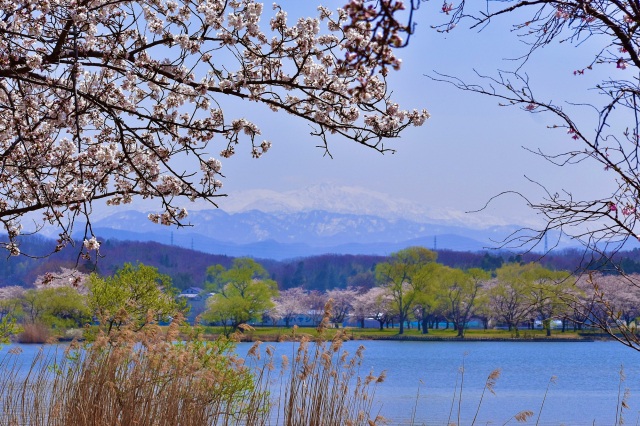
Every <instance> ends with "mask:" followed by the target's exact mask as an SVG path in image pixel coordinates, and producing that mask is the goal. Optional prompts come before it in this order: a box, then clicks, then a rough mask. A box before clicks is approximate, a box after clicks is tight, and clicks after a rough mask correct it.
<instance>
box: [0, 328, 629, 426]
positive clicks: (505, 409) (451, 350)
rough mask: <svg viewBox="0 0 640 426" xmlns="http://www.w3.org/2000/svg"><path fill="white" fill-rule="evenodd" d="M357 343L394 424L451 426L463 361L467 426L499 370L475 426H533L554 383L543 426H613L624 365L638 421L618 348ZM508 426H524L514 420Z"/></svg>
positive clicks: (29, 348)
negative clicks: (527, 413)
mask: <svg viewBox="0 0 640 426" xmlns="http://www.w3.org/2000/svg"><path fill="white" fill-rule="evenodd" d="M269 344H270V345H273V346H274V347H275V348H276V355H288V356H291V355H292V353H293V352H294V351H295V348H296V344H295V343H287V342H284V343H269ZM360 344H363V345H364V346H365V347H366V350H365V352H364V362H363V368H362V375H363V376H364V375H366V374H367V373H368V372H369V371H370V370H373V372H374V374H376V375H377V374H379V373H380V372H381V371H382V370H386V371H387V378H386V380H385V381H384V382H383V383H382V384H380V385H379V386H378V388H377V389H376V394H375V405H374V406H375V407H377V408H378V409H379V410H380V414H382V415H383V416H385V417H386V418H387V419H389V424H390V425H408V424H410V420H411V416H412V412H413V410H414V408H415V410H416V416H415V419H416V422H415V424H416V425H446V424H447V420H448V419H449V413H450V410H451V405H452V400H453V395H454V390H456V383H458V387H457V393H458V394H459V392H460V389H459V385H460V380H461V377H460V374H459V371H460V367H461V366H462V363H463V360H464V365H465V368H464V384H463V388H462V403H461V410H460V420H461V424H462V425H469V424H470V423H471V419H473V416H474V415H475V412H476V408H477V405H478V401H479V399H480V394H481V392H482V388H483V387H484V383H485V381H486V379H487V376H488V375H489V374H490V373H491V372H492V371H493V370H494V369H496V368H500V369H501V371H502V375H501V377H500V378H499V379H498V382H497V385H496V386H495V392H496V394H495V395H492V394H491V393H489V392H487V393H486V394H485V397H484V400H483V403H482V406H481V408H480V412H479V414H478V419H477V421H476V424H477V425H486V424H491V425H503V424H505V422H507V421H509V419H510V418H511V417H512V416H514V415H515V414H517V413H518V412H520V411H522V410H531V411H534V412H535V413H536V414H535V415H534V416H533V417H532V418H531V419H530V420H529V422H528V423H525V424H528V425H534V424H536V420H537V415H538V412H539V411H540V407H541V404H542V401H543V398H544V394H545V390H546V388H547V385H548V384H549V380H550V378H551V377H552V376H556V377H557V378H556V380H555V383H554V384H552V385H551V386H550V388H549V393H548V395H547V398H546V401H545V402H544V408H543V410H542V412H541V415H540V420H539V423H538V424H539V425H561V424H564V425H593V424H596V425H613V424H615V421H616V407H618V406H619V402H618V397H619V395H620V394H619V386H620V385H621V384H620V368H621V366H624V375H625V376H626V380H625V381H624V382H623V383H622V385H621V386H622V391H623V392H624V389H625V388H628V389H629V390H630V391H631V394H630V398H629V400H628V404H629V406H630V408H629V409H627V410H624V418H625V423H626V424H628V425H634V424H637V422H638V418H639V417H638V414H639V410H640V362H639V361H640V353H638V352H635V351H633V350H631V349H628V348H626V347H624V346H622V345H621V344H619V343H616V342H611V341H606V342H548V343H546V342H545V343H539V342H393V341H351V342H346V343H345V348H346V350H348V351H349V352H351V353H353V352H355V351H356V349H357V348H358V346H359V345H360ZM19 346H20V347H21V348H22V350H23V352H22V354H21V355H20V358H21V359H22V360H23V365H25V366H26V365H27V364H28V363H29V362H30V360H31V359H33V357H34V356H35V354H36V353H37V352H38V351H39V350H40V346H38V345H19ZM250 346H251V344H249V343H241V344H239V345H238V349H237V352H238V353H239V354H241V355H243V354H245V353H246V351H247V350H248V349H249V347H250ZM11 347H13V346H5V347H4V348H3V349H2V351H3V352H4V351H7V350H8V349H10V348H11ZM263 350H264V347H263ZM465 354H466V355H465ZM457 407H458V399H456V402H455V406H454V409H453V415H452V417H451V420H452V421H456V422H457V412H458V408H457ZM507 424H509V425H515V424H523V423H517V422H516V421H515V420H514V419H511V420H510V421H509V422H508V423H507Z"/></svg>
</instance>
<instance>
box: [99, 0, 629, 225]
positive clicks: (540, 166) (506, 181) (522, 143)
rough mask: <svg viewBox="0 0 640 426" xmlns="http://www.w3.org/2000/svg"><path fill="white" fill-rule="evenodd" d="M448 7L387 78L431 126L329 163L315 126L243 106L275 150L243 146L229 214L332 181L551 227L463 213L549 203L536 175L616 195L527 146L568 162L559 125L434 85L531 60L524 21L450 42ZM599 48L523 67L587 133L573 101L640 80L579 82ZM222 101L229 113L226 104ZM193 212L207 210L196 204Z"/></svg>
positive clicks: (229, 174)
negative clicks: (515, 27)
mask: <svg viewBox="0 0 640 426" xmlns="http://www.w3.org/2000/svg"><path fill="white" fill-rule="evenodd" d="M343 3H344V0H331V1H325V2H324V3H323V4H324V5H325V6H327V7H329V8H331V9H336V8H338V7H340V6H342V5H343ZM279 4H281V5H282V7H283V8H284V9H285V10H287V12H288V15H289V23H290V24H291V23H293V22H295V20H296V19H297V18H298V17H307V16H317V12H316V7H317V4H318V3H316V2H315V1H300V0H283V1H281V2H280V3H279ZM479 4H480V3H479ZM481 4H482V5H484V4H485V3H484V2H482V3H481ZM499 4H501V3H500V2H498V5H499ZM441 6H442V4H441V3H439V4H438V3H435V2H426V3H422V6H421V8H420V10H419V11H418V12H417V13H416V15H415V20H416V22H417V24H418V25H417V27H416V33H415V34H414V36H412V38H411V43H410V45H409V46H408V47H407V48H405V49H402V50H401V51H400V52H399V56H400V57H401V58H402V60H403V66H402V69H401V70H400V71H399V72H392V73H391V74H390V77H389V83H390V90H391V91H393V96H392V98H393V100H394V101H396V102H398V103H399V104H400V106H401V107H403V108H405V109H413V108H420V109H421V108H426V109H427V110H429V112H430V113H431V114H432V117H431V119H429V120H427V122H426V123H425V125H424V126H422V127H419V128H408V129H407V131H405V132H404V133H403V135H402V137H401V138H400V139H396V140H392V141H389V142H388V144H387V146H388V147H392V148H395V149H396V150H397V152H396V153H395V154H386V155H381V154H380V153H378V152H376V151H374V150H372V149H369V148H365V147H362V146H360V145H356V144H354V143H352V142H350V141H347V140H343V139H339V138H337V139H333V140H331V141H330V146H329V147H330V150H331V152H332V154H333V159H331V158H329V157H328V156H323V154H324V151H323V150H322V149H321V148H317V147H316V145H317V144H318V142H319V141H318V140H316V139H315V138H313V137H311V136H310V135H309V131H310V129H309V126H308V124H307V123H305V122H303V121H301V120H298V119H295V118H294V117H292V116H289V115H287V114H283V113H281V112H280V113H273V112H271V111H269V110H268V109H266V108H264V107H261V106H260V105H256V104H255V103H251V104H242V105H241V106H240V108H238V107H237V106H234V107H233V108H229V109H225V111H226V115H227V117H230V116H231V115H232V116H233V118H240V117H242V116H245V117H246V118H248V119H250V120H251V121H253V122H255V123H256V124H257V125H258V126H259V127H260V128H261V130H262V137H263V138H264V139H267V140H270V141H271V142H272V143H273V147H272V149H271V150H269V152H268V153H267V154H266V155H264V156H263V157H262V158H260V159H253V158H251V155H250V145H249V144H247V143H244V144H241V145H240V146H239V147H238V149H237V154H236V155H235V156H233V157H231V158H229V159H223V168H222V171H223V173H224V174H225V176H226V178H225V179H224V180H223V183H224V188H223V192H224V193H226V194H228V196H229V197H228V198H222V199H218V200H216V201H217V202H218V204H219V206H220V208H222V209H225V208H227V210H232V207H233V206H234V205H237V204H238V202H239V201H241V202H245V203H247V202H249V201H251V200H248V199H247V198H248V197H251V195H250V194H251V191H255V190H274V191H278V192H286V191H294V190H301V189H304V188H306V187H309V186H314V185H318V184H330V185H334V186H349V187H360V188H363V189H365V190H369V191H376V192H380V193H384V194H388V197H389V199H396V198H398V199H401V200H404V201H406V200H408V201H411V202H413V203H416V204H418V205H422V206H424V207H425V208H426V209H427V210H428V211H429V215H430V216H431V217H434V218H437V219H445V220H446V219H447V218H450V217H451V218H457V219H460V218H462V221H464V222H469V223H471V224H474V225H475V226H478V225H493V224H517V225H535V224H537V225H538V226H539V225H540V223H541V219H540V218H538V217H537V216H536V214H535V213H534V212H533V211H531V210H530V209H529V208H528V207H527V206H526V203H525V202H524V201H523V200H522V199H521V198H519V197H517V196H513V195H511V196H505V197H500V198H499V199H498V200H497V201H494V202H492V203H491V204H490V205H489V207H488V208H487V209H485V210H484V211H483V212H482V213H472V214H465V213H464V212H466V211H472V210H477V209H480V208H482V207H483V206H484V205H485V203H487V201H489V199H491V198H492V197H493V196H495V195H497V194H499V193H501V192H504V191H518V192H520V193H522V194H524V195H525V196H527V197H529V198H530V199H531V200H535V201H539V200H540V199H541V197H542V196H543V195H544V193H543V192H542V191H541V190H540V188H539V187H538V186H537V185H535V184H532V183H531V182H530V181H529V180H528V179H527V177H529V178H531V179H533V180H535V181H538V182H540V183H541V184H543V185H545V186H546V187H547V188H548V189H549V191H551V192H561V191H563V190H566V191H569V192H571V193H573V194H574V195H575V196H576V197H606V196H607V195H608V194H610V193H611V186H612V184H613V182H611V179H610V178H609V177H608V175H607V174H606V172H604V171H603V170H602V168H601V166H600V165H598V164H588V163H583V164H581V165H578V166H572V167H563V168H560V167H557V166H554V165H551V164H549V163H548V162H546V161H545V160H543V159H542V158H540V157H539V156H536V155H534V154H532V153H531V152H528V151H527V150H525V149H524V148H523V147H526V148H528V149H530V150H533V151H536V150H538V149H540V150H543V151H544V152H547V153H560V152H564V150H567V149H571V148H576V146H578V145H577V142H575V141H573V140H572V139H571V138H570V136H569V135H567V134H566V133H565V132H564V131H563V130H555V131H554V130H549V129H547V126H549V125H552V124H554V121H553V120H552V119H551V117H548V116H545V115H544V114H531V113H528V112H525V111H522V110H521V109H517V108H505V107H500V106H499V105H498V101H497V100H496V99H492V98H488V97H483V96H481V95H477V94H474V93H470V92H462V91H460V90H458V89H456V88H454V87H453V86H451V85H448V84H445V83H441V82H435V81H432V80H431V79H429V78H428V77H426V76H425V74H434V72H436V71H437V72H440V73H444V74H449V75H454V76H457V77H460V78H462V79H464V80H466V81H468V82H479V80H478V79H477V77H476V76H475V74H474V70H477V71H478V72H480V73H482V74H485V75H495V74H496V71H497V70H498V69H502V70H513V69H514V68H515V67H517V65H518V64H519V62H514V61H510V60H506V59H508V58H516V57H519V56H521V55H522V54H524V53H525V52H526V51H527V47H526V46H525V45H524V44H523V43H522V42H521V41H519V40H518V38H517V37H516V36H515V35H514V33H513V32H511V31H510V30H511V27H510V26H511V25H512V24H514V23H516V22H515V21H513V19H514V16H511V17H510V18H509V19H512V20H511V21H509V20H507V19H504V20H502V21H501V20H496V21H494V22H492V24H491V25H490V26H488V27H487V28H485V29H484V30H483V31H481V32H478V31H477V30H470V29H468V25H466V26H465V25H460V26H459V27H458V28H456V29H455V30H454V31H452V32H451V33H448V34H442V33H438V32H436V31H435V30H434V29H432V28H431V26H432V25H436V24H438V23H441V22H443V21H444V20H445V19H446V16H445V15H443V14H442V13H441V12H440V8H441ZM272 15H273V11H272V9H271V6H270V3H267V4H265V12H264V15H263V22H264V23H268V22H269V19H270V18H271V16H272ZM525 20H526V17H522V21H525ZM598 47H600V48H601V46H598V40H587V41H586V42H584V43H583V44H581V45H580V46H579V47H575V46H574V45H570V44H568V43H564V44H563V45H557V44H556V45H551V46H549V47H547V48H545V49H543V50H541V51H538V52H537V53H535V55H534V56H533V57H532V58H531V59H530V61H529V62H528V63H527V64H526V66H525V67H524V68H523V70H524V71H525V72H526V73H527V74H528V75H529V76H530V78H531V82H532V86H533V89H534V90H535V92H536V93H537V94H538V95H537V96H538V97H539V98H540V99H545V100H553V101H555V102H556V103H559V104H561V105H563V107H564V108H566V109H567V110H571V111H572V114H573V118H574V119H578V121H579V123H580V122H581V123H583V124H584V123H586V124H584V126H585V128H588V129H593V128H594V127H595V126H596V124H597V120H596V119H597V117H596V115H595V114H594V112H593V110H591V109H589V108H586V107H575V106H571V105H569V104H566V103H564V101H565V100H571V101H572V102H576V103H584V102H589V101H593V99H594V96H595V93H594V91H593V90H589V89H591V88H592V87H594V86H595V85H596V84H597V83H598V82H600V81H602V80H603V79H606V78H609V77H616V78H619V77H620V76H622V75H623V74H624V73H630V70H626V71H621V70H619V69H616V68H615V66H606V67H604V66H603V67H596V68H595V69H594V71H591V72H588V73H585V75H583V76H579V77H576V76H574V75H573V71H574V70H575V69H581V68H584V67H585V66H587V65H589V63H590V61H591V60H592V58H593V54H594V53H595V52H596V51H597V50H598ZM621 73H623V74H621ZM220 101H221V105H222V106H223V108H224V107H225V100H224V99H221V100H220ZM230 112H233V114H229V113H230ZM583 130H584V129H583ZM214 142H215V141H214ZM245 142H246V141H245ZM220 149H221V147H219V146H218V145H212V147H211V149H210V152H211V153H212V154H213V155H214V156H216V157H217V156H218V153H219V151H220ZM525 176H526V177H525ZM138 201H140V200H138ZM124 207H125V208H126V209H130V208H132V207H133V208H136V209H139V210H157V209H158V207H159V206H157V205H151V204H149V203H147V202H142V203H137V204H135V205H134V206H130V205H128V206H124ZM185 207H187V209H194V208H196V207H197V206H190V205H189V203H187V204H186V205H185ZM100 210H102V209H100ZM111 212H114V210H112V209H107V210H106V211H102V212H100V213H101V214H100V215H101V216H102V215H104V214H110V213H111ZM425 219H427V218H425Z"/></svg>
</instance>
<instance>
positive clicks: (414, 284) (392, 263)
mask: <svg viewBox="0 0 640 426" xmlns="http://www.w3.org/2000/svg"><path fill="white" fill-rule="evenodd" d="M437 257H438V255H437V254H436V253H435V252H433V251H431V250H428V249H426V248H424V247H409V248H407V249H404V250H400V251H399V252H396V253H393V254H392V255H391V259H390V260H389V261H388V262H383V263H379V264H378V265H377V266H376V280H377V281H378V284H379V285H381V286H383V287H386V288H388V290H389V293H390V294H391V297H392V298H393V302H394V303H393V304H394V309H395V311H396V313H397V314H398V317H399V321H400V328H399V331H398V334H403V333H404V322H405V321H407V320H408V318H409V313H410V312H411V309H412V308H413V306H414V301H415V298H416V297H417V296H418V294H419V290H418V285H419V284H422V282H421V281H420V280H417V279H416V278H418V277H419V272H420V271H421V270H422V269H423V268H424V267H425V266H426V265H428V264H430V263H433V262H435V261H436V259H437Z"/></svg>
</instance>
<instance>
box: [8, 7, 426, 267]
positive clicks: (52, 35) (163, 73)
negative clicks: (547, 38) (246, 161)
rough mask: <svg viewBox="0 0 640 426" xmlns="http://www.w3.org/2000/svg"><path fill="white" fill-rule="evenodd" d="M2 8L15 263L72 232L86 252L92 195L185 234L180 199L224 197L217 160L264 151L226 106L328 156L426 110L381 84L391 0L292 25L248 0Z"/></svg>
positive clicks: (391, 65)
mask: <svg viewBox="0 0 640 426" xmlns="http://www.w3.org/2000/svg"><path fill="white" fill-rule="evenodd" d="M0 2H1V3H2V7H1V8H0V18H1V19H0V132H1V133H2V141H1V142H0V144H1V145H0V159H1V164H0V222H1V223H2V226H3V228H4V231H5V232H6V233H7V234H8V240H6V241H5V242H3V243H0V245H1V246H2V247H4V248H5V249H6V250H8V252H9V254H11V255H18V254H20V248H19V238H18V237H19V235H21V234H24V233H27V232H37V231H39V230H40V229H42V227H44V226H48V227H55V228H56V229H57V230H58V233H59V238H58V243H57V246H56V247H55V250H60V249H62V248H63V247H64V246H65V245H67V244H69V243H73V240H72V233H73V231H74V226H76V227H77V226H80V227H81V228H82V231H83V232H84V244H83V250H84V251H85V252H84V254H85V256H88V254H87V252H88V251H90V250H97V249H99V245H100V242H99V241H98V240H97V238H96V235H95V234H94V232H93V229H92V226H91V220H90V218H91V216H92V214H93V211H94V206H95V205H96V202H98V201H101V202H106V204H107V205H120V204H127V203H131V202H133V201H134V200H135V199H154V200H156V201H157V203H156V205H157V211H156V213H152V214H150V215H149V219H150V220H152V221H153V222H156V223H159V224H164V225H178V226H182V225H187V224H188V220H187V210H186V208H185V203H186V202H188V201H196V200H199V199H205V200H208V201H210V202H211V203H212V204H214V205H215V202H214V200H215V197H219V196H221V195H223V194H221V192H220V191H221V187H222V180H221V179H222V178H223V177H224V175H223V172H222V170H223V169H222V162H221V158H222V159H224V158H227V157H230V156H232V155H234V153H235V152H236V151H238V150H240V148H239V146H240V145H239V144H243V145H244V144H245V143H246V145H247V147H246V148H245V150H246V151H247V152H248V153H249V154H250V155H252V156H253V157H256V158H257V157H260V156H262V155H263V154H264V153H266V152H267V151H268V150H269V148H270V147H271V142H270V141H268V140H267V139H263V138H262V137H261V131H260V128H259V127H258V125H257V124H256V123H255V122H254V121H252V120H251V119H249V118H247V117H242V116H236V117H234V116H231V114H230V113H228V112H225V111H224V110H223V109H222V103H224V102H227V101H229V102H240V103H255V104H258V105H262V106H264V107H265V109H270V110H272V111H274V112H278V113H279V114H284V113H287V114H290V115H292V116H294V117H296V118H297V119H299V120H303V121H306V122H308V123H309V124H310V125H311V127H312V129H313V130H312V135H314V136H316V137H317V138H318V139H319V141H320V146H322V147H324V149H325V150H326V152H327V153H328V152H329V141H330V138H332V137H334V136H335V137H342V138H346V139H348V140H351V141H353V142H355V143H358V144H362V145H364V146H367V147H370V148H373V149H376V150H378V151H380V152H386V151H389V150H390V148H388V147H387V145H386V144H385V141H386V140H387V139H389V138H395V137H398V136H399V134H400V132H401V131H402V130H403V129H405V128H406V127H407V126H412V125H413V126H419V125H422V124H423V123H424V121H425V119H427V118H428V116H429V114H428V113H427V112H426V111H425V110H420V111H419V110H411V111H408V110H405V109H402V108H400V107H399V106H398V104H397V103H395V102H394V101H393V100H392V99H391V98H390V96H389V93H390V92H389V89H388V87H387V83H386V79H385V76H386V75H387V73H388V72H389V70H391V69H398V68H399V67H400V59H399V58H398V57H397V56H396V53H395V52H396V49H397V48H399V47H402V46H403V45H404V43H405V41H406V39H407V38H408V36H409V34H410V33H411V14H412V12H413V8H414V7H416V6H415V5H413V4H410V5H409V15H408V16H409V21H406V19H403V20H399V19H396V16H400V15H398V14H400V13H401V12H400V11H401V10H403V9H405V7H406V6H404V5H403V4H402V2H400V1H393V0H384V1H381V2H376V4H377V5H378V7H374V5H373V3H371V2H368V1H362V0H351V1H349V2H348V4H347V5H346V6H345V7H344V8H342V9H339V10H338V11H336V12H331V11H330V10H328V9H326V8H324V7H319V8H318V16H317V17H316V18H305V19H299V20H297V21H296V22H292V23H290V22H288V20H287V12H286V11H285V10H284V9H283V8H282V7H280V6H278V5H274V6H273V11H272V12H271V13H268V14H267V12H265V11H264V10H263V4H262V3H258V2H256V1H253V0H233V1H228V0H224V1H223V0H134V1H122V2H109V1H105V0H62V1H58V2H50V1H30V0H20V1H17V2H16V1H14V0H1V1H0ZM402 16H404V17H406V16H407V14H406V11H405V12H404V14H403V15H402ZM403 37H404V38H405V40H403ZM28 214H30V215H29V216H28V220H27V218H26V217H25V215H28ZM27 224H28V225H29V226H28V228H27V227H26V226H25V225H27Z"/></svg>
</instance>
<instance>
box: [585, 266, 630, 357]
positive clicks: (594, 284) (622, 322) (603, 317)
mask: <svg viewBox="0 0 640 426" xmlns="http://www.w3.org/2000/svg"><path fill="white" fill-rule="evenodd" d="M578 286H579V288H581V289H582V292H581V294H579V295H577V296H578V297H576V298H575V299H574V301H573V303H574V304H575V305H576V307H577V308H578V309H581V310H582V311H583V314H582V317H583V318H584V324H586V325H589V326H592V327H596V328H599V329H601V330H603V331H604V332H606V333H608V334H609V335H610V336H611V337H613V338H614V339H616V340H617V341H619V342H620V343H622V344H624V345H626V346H628V347H630V348H633V349H635V350H639V351H640V337H639V336H638V333H637V328H636V323H635V321H636V320H637V318H638V317H639V316H640V275H638V274H631V275H624V274H607V275H605V274H602V273H597V272H592V273H590V274H588V275H585V276H583V277H581V278H580V280H579V281H578Z"/></svg>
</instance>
